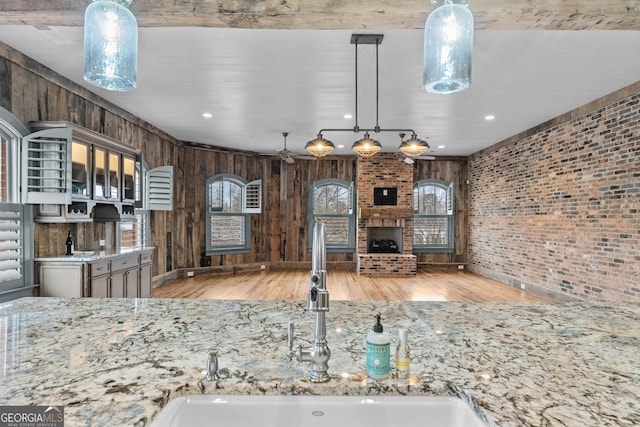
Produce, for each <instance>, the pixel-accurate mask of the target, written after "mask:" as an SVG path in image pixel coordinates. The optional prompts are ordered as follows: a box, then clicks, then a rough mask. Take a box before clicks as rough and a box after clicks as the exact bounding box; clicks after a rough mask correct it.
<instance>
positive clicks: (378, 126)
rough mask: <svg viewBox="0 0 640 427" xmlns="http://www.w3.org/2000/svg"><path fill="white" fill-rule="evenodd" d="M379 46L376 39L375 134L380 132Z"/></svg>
mask: <svg viewBox="0 0 640 427" xmlns="http://www.w3.org/2000/svg"><path fill="white" fill-rule="evenodd" d="M379 45H380V43H379V40H378V39H377V38H376V132H378V131H379V130H380V125H379V123H378V46H379Z"/></svg>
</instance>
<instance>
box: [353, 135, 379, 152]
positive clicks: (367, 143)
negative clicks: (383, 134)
mask: <svg viewBox="0 0 640 427" xmlns="http://www.w3.org/2000/svg"><path fill="white" fill-rule="evenodd" d="M351 149H352V150H353V151H355V152H356V153H358V154H359V155H360V156H361V157H371V156H373V155H374V154H376V153H377V152H378V151H380V150H381V149H382V145H380V143H379V142H378V141H376V140H375V139H371V138H369V132H367V133H365V134H364V138H362V139H359V140H357V141H356V142H354V143H353V145H352V146H351Z"/></svg>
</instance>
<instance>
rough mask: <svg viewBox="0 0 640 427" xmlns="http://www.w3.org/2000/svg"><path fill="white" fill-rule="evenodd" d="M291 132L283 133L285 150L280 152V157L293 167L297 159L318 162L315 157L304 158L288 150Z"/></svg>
mask: <svg viewBox="0 0 640 427" xmlns="http://www.w3.org/2000/svg"><path fill="white" fill-rule="evenodd" d="M288 135H289V132H282V136H283V137H284V148H283V149H282V150H278V151H277V153H278V156H280V158H281V159H282V160H284V161H285V162H287V163H288V164H290V165H292V164H293V163H294V161H295V159H300V160H317V159H316V157H315V156H303V155H300V154H298V153H294V152H293V151H289V150H287V136H288ZM263 155H266V156H270V155H271V154H263Z"/></svg>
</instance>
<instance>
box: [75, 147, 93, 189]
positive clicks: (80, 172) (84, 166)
mask: <svg viewBox="0 0 640 427" xmlns="http://www.w3.org/2000/svg"><path fill="white" fill-rule="evenodd" d="M88 170H89V147H88V146H87V145H86V144H82V143H80V142H75V141H74V142H73V144H72V147H71V188H72V193H71V194H72V195H74V196H89V180H88Z"/></svg>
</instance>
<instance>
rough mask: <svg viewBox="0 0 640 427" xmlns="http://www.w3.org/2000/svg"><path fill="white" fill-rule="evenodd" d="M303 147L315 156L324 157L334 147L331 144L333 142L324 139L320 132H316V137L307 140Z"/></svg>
mask: <svg viewBox="0 0 640 427" xmlns="http://www.w3.org/2000/svg"><path fill="white" fill-rule="evenodd" d="M304 148H305V150H307V151H308V152H310V153H311V154H313V155H314V156H316V157H324V156H326V155H327V154H329V153H330V152H332V151H333V150H334V149H335V148H336V147H335V145H333V142H331V141H327V140H326V139H324V138H323V137H322V134H318V137H317V138H316V139H312V140H311V141H309V142H307V145H305V146H304Z"/></svg>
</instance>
